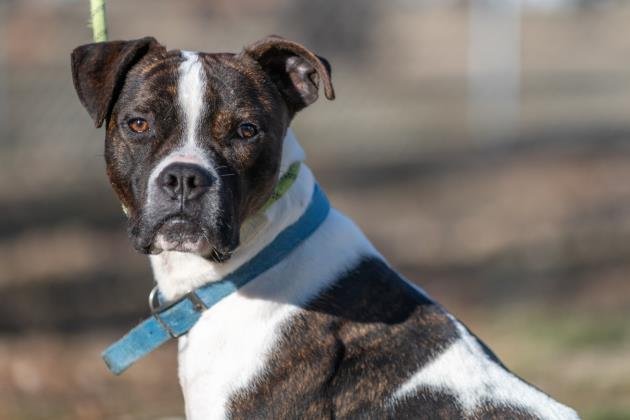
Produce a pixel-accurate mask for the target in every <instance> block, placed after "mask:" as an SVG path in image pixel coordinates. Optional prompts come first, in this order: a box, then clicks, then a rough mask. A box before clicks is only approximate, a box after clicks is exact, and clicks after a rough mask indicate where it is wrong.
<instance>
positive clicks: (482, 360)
mask: <svg viewBox="0 0 630 420" xmlns="http://www.w3.org/2000/svg"><path fill="white" fill-rule="evenodd" d="M71 61H72V63H71V64H72V76H73V79H74V85H75V88H76V91H77V94H78V96H79V99H80V100H81V103H82V104H83V105H84V106H85V108H86V109H87V111H88V113H89V114H90V116H91V117H92V119H93V120H94V123H95V125H96V127H100V126H101V125H103V124H105V128H106V136H105V160H106V167H107V175H108V177H109V180H110V181H111V185H112V187H113V189H114V191H115V192H116V194H117V195H118V198H119V199H120V201H121V203H122V206H123V209H124V211H125V213H126V214H127V216H128V219H129V236H130V238H131V241H132V242H133V245H134V246H135V248H136V249H137V250H138V251H140V252H142V253H146V254H149V255H150V260H151V265H152V267H153V272H154V275H155V280H156V283H157V291H158V293H156V294H154V296H153V298H152V299H151V300H152V301H153V303H154V305H153V311H152V316H151V317H150V318H148V319H147V321H145V322H144V323H143V324H140V325H139V326H138V327H136V328H135V329H134V330H132V331H131V332H130V333H129V334H128V335H127V336H126V337H125V338H123V339H122V340H121V341H120V342H119V343H117V344H115V345H114V346H112V347H111V348H110V349H108V350H107V351H106V352H105V353H104V357H105V359H106V361H107V363H108V365H109V366H110V368H111V369H112V370H113V371H114V372H115V373H120V372H122V370H124V369H126V368H127V367H128V366H129V365H130V364H131V363H133V361H135V360H136V359H137V358H139V357H142V356H143V355H145V354H146V353H148V352H149V351H150V350H152V349H153V348H154V347H156V346H157V345H160V344H161V343H162V342H164V341H167V340H168V339H171V338H177V339H178V342H179V356H178V358H179V380H180V383H181V387H182V390H183V395H184V400H185V406H186V416H187V418H189V419H192V420H207V419H222V418H232V419H276V418H287V419H322V418H338V419H437V418H441V419H575V418H577V415H576V413H575V412H574V411H573V410H571V409H569V408H567V407H565V406H563V405H562V404H560V403H558V402H556V401H554V400H553V399H551V398H550V397H549V396H547V395H545V394H544V393H543V392H541V391H540V390H538V389H536V388H534V387H533V386H531V385H529V384H527V383H526V382H524V381H523V380H521V379H520V378H518V377H517V376H516V375H514V374H513V373H511V372H510V371H509V370H508V369H506V367H505V366H504V365H503V364H502V363H501V362H500V361H499V360H498V359H497V357H496V356H495V355H494V354H493V353H492V352H491V351H490V350H489V349H488V347H486V346H485V345H484V344H483V343H482V342H481V341H480V340H479V339H478V338H477V337H475V335H473V334H472V333H471V332H470V331H469V330H468V329H467V328H466V327H465V326H464V325H463V324H462V323H460V322H459V321H458V320H457V319H455V318H454V317H453V316H452V315H450V314H449V313H448V312H447V311H446V310H445V309H444V308H443V307H442V306H440V305H439V304H438V303H436V302H435V301H434V300H433V299H431V298H430V297H429V296H427V295H426V294H425V293H424V292H423V291H422V290H421V289H419V288H417V287H415V286H413V285H412V284H411V283H409V282H408V281H407V280H405V279H404V278H402V276H401V275H400V274H398V273H397V272H396V271H395V270H394V269H393V268H392V267H390V265H389V264H388V263H387V261H385V259H384V258H383V257H382V256H381V255H380V254H379V253H378V251H377V250H376V249H374V247H373V246H372V245H371V244H370V242H369V241H368V240H367V239H366V238H365V236H364V235H363V233H362V232H361V231H360V230H359V229H358V228H357V227H356V226H355V225H354V223H353V222H352V221H351V220H349V219H348V218H346V217H345V216H344V215H342V214H341V213H339V212H338V211H336V210H334V209H330V208H329V207H328V202H327V201H326V198H325V196H324V194H323V193H322V191H321V190H320V189H319V187H318V186H317V184H316V181H315V178H314V177H313V174H312V173H311V171H310V170H309V169H308V168H307V167H306V166H305V165H304V164H303V163H302V162H303V160H304V152H303V151H302V149H301V147H300V146H299V144H298V142H297V140H296V138H295V136H294V135H293V133H292V131H291V130H290V128H289V125H290V123H291V120H292V119H293V117H294V116H295V114H296V113H297V112H299V111H301V110H302V109H303V108H305V107H306V106H308V105H310V104H311V103H313V102H314V101H315V100H316V99H317V97H318V90H319V85H320V84H322V85H323V90H324V93H325V96H326V97H327V98H328V99H333V98H334V90H333V86H332V83H331V75H330V66H329V64H328V62H327V61H326V60H325V59H323V58H321V57H319V56H317V55H315V54H314V53H313V52H311V51H310V50H308V49H307V48H305V47H304V46H302V45H300V44H298V43H295V42H292V41H288V40H285V39H283V38H280V37H277V36H270V37H267V38H265V39H262V40H260V41H257V42H255V43H253V44H251V45H249V46H247V47H245V48H244V49H243V50H242V51H241V52H240V53H237V54H232V53H202V52H189V51H180V50H166V48H164V47H163V46H162V45H161V44H159V43H158V42H157V41H156V40H155V39H153V38H150V37H147V38H142V39H137V40H131V41H113V42H102V43H94V44H88V45H83V46H80V47H78V48H76V49H75V50H74V51H73V53H72V59H71ZM156 295H157V297H156Z"/></svg>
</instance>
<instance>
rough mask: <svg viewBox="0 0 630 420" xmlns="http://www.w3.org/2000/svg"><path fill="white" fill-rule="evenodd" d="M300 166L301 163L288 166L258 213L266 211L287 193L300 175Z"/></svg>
mask: <svg viewBox="0 0 630 420" xmlns="http://www.w3.org/2000/svg"><path fill="white" fill-rule="evenodd" d="M300 166H301V162H294V163H292V164H291V166H289V169H288V170H287V171H286V172H285V173H284V175H282V176H281V177H280V180H278V183H277V184H276V188H274V190H273V193H271V197H269V199H268V200H267V202H266V203H265V204H264V205H263V206H262V209H261V210H260V211H265V210H267V209H268V208H269V207H271V205H272V204H273V203H275V202H276V201H278V200H279V199H280V198H281V197H282V196H283V195H284V194H285V193H286V192H287V191H289V188H291V186H292V185H293V183H294V182H295V180H296V179H297V177H298V174H299V173H300Z"/></svg>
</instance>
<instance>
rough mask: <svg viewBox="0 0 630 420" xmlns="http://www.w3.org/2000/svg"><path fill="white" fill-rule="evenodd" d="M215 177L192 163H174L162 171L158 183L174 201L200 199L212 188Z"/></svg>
mask: <svg viewBox="0 0 630 420" xmlns="http://www.w3.org/2000/svg"><path fill="white" fill-rule="evenodd" d="M213 181H214V177H213V176H212V175H211V174H210V173H209V172H208V171H207V170H205V169H204V168H202V167H200V166H198V165H193V164H190V163H172V164H170V165H168V166H167V167H166V168H164V169H163V170H162V173H160V175H159V176H158V179H157V182H158V184H159V185H160V187H162V190H164V192H166V194H167V195H168V196H169V197H170V198H172V199H173V200H179V201H187V200H194V199H196V198H199V197H200V196H201V195H202V194H203V193H205V192H206V191H207V190H208V188H210V187H211V186H212V183H213Z"/></svg>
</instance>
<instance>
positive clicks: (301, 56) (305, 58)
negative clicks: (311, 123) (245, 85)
mask: <svg viewBox="0 0 630 420" xmlns="http://www.w3.org/2000/svg"><path fill="white" fill-rule="evenodd" d="M242 55H247V56H249V57H251V58H253V59H254V60H256V61H257V62H258V64H260V66H261V67H262V68H263V70H265V72H266V73H267V74H269V76H270V77H271V79H272V80H273V82H274V83H275V84H276V86H277V87H278V89H279V90H280V93H281V94H282V96H283V97H284V99H285V100H286V102H287V104H288V105H289V109H290V110H291V111H292V112H293V113H295V112H297V111H299V110H301V109H303V108H305V107H306V106H308V105H310V104H312V103H313V102H315V101H316V100H317V97H318V90H319V81H320V80H321V81H322V82H323V84H324V94H325V95H326V98H328V99H330V100H333V99H335V90H334V89H333V85H332V81H331V79H330V64H328V61H326V59H324V58H322V57H319V56H317V55H315V54H314V53H313V52H312V51H310V50H308V49H307V48H305V47H304V46H302V45H300V44H298V43H297V42H293V41H289V40H286V39H284V38H281V37H279V36H275V35H272V36H268V37H267V38H264V39H261V40H260V41H256V42H255V43H253V44H251V45H248V46H247V47H245V48H244V49H243V52H242V53H241V56H242Z"/></svg>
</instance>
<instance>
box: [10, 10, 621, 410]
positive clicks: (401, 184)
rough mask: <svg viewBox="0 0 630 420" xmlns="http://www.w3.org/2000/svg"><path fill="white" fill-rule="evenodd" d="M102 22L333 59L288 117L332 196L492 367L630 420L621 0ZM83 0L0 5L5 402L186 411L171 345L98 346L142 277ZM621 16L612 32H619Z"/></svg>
mask: <svg viewBox="0 0 630 420" xmlns="http://www.w3.org/2000/svg"><path fill="white" fill-rule="evenodd" d="M107 13H108V19H109V33H110V38H111V39H129V38H138V37H142V36H145V35H153V36H155V37H156V38H157V39H158V40H159V41H161V42H162V43H163V44H165V45H166V46H167V47H169V48H182V49H189V50H202V51H238V50H240V48H241V47H242V46H243V45H245V44H247V43H249V42H252V41H254V40H256V39H258V38H261V37H263V36H265V35H268V34H272V33H275V34H280V35H283V36H285V37H288V38H292V39H295V40H297V41H300V42H302V43H304V44H306V45H307V46H309V47H311V48H313V49H314V50H315V51H316V52H317V53H318V54H320V55H322V56H324V57H326V58H328V59H329V61H330V62H331V63H332V67H333V81H334V83H335V87H336V90H337V97H338V99H337V100H335V101H333V102H327V101H325V100H323V99H322V100H320V101H319V102H318V103H316V104H315V105H314V106H312V107H311V108H309V109H307V110H305V111H304V112H303V113H301V114H299V115H298V116H297V118H296V120H295V122H294V124H293V127H294V129H295V132H296V133H297V135H298V137H299V138H300V139H301V142H302V144H303V146H304V147H305V149H306V151H307V154H308V164H309V165H310V166H311V167H312V168H313V169H314V172H315V173H316V174H317V175H318V177H319V180H320V182H321V183H322V184H323V186H324V187H325V189H326V190H327V191H328V193H329V195H330V198H331V199H332V201H333V203H334V205H335V206H337V207H338V208H340V209H341V210H343V211H344V212H346V213H348V214H349V215H350V216H351V217H353V218H354V219H355V220H356V221H357V223H358V224H359V225H360V226H361V227H362V228H363V229H364V230H365V231H366V232H367V234H368V236H369V237H370V238H371V239H372V240H373V241H374V242H375V244H376V245H377V247H378V248H379V249H380V250H381V251H382V252H383V254H384V255H385V256H386V257H387V258H388V259H389V260H390V261H391V262H392V263H393V264H394V265H395V266H396V267H398V268H400V269H401V271H402V272H403V273H404V274H405V275H406V276H407V277H408V278H409V279H412V280H413V281H415V282H417V283H418V284H421V285H422V286H423V287H424V288H425V289H426V290H427V291H428V292H429V293H430V294H432V295H433V296H434V297H435V298H436V299H437V300H439V301H440V302H442V303H444V304H445V305H446V307H447V308H448V309H450V310H451V311H452V312H453V313H454V314H455V315H456V316H458V317H459V318H461V319H463V320H464V321H465V322H466V323H467V324H468V325H469V326H470V327H471V328H472V330H473V331H475V332H477V333H478V335H479V336H480V337H481V338H482V339H483V340H485V341H486V342H487V343H488V344H489V345H490V346H491V347H492V348H493V349H494V350H495V351H496V352H497V353H498V355H499V356H500V357H501V358H502V359H503V361H504V362H505V364H506V365H507V366H508V367H510V368H511V369H512V370H514V371H515V372H516V373H517V374H519V375H521V376H523V377H524V378H526V379H527V380H528V381H530V382H531V383H533V384H535V385H537V386H539V387H541V388H542V389H544V390H545V391H547V392H548V393H550V394H551V395H553V396H554V397H556V398H557V399H559V400H560V401H562V402H564V403H566V404H569V405H571V406H573V407H575V408H577V409H578V410H579V412H580V413H581V414H582V415H583V416H584V418H587V419H629V418H630V322H629V319H630V282H629V281H628V278H629V276H630V182H628V180H629V178H630V37H629V36H628V22H629V21H630V2H629V1H621V0H620V1H612V0H610V1H606V0H520V1H519V0H471V1H461V0H460V1H454V0H453V1H447V0H435V1H428V0H425V1H421V0H390V1H387V2H382V1H376V0H344V1H339V2H338V1H334V0H321V1H312V0H296V1H290V0H212V1H201V0H195V1H178V2H174V1H158V0H142V1H133V2H131V1H123V0H110V1H108V2H107ZM87 21H88V1H87V0H82V1H79V0H39V1H36V0H20V1H17V0H0V211H1V217H0V419H104V418H107V419H154V418H168V417H181V416H183V402H182V398H181V394H180V391H179V385H178V381H177V375H176V358H175V354H176V348H175V345H174V344H173V343H171V344H170V345H167V346H165V347H164V348H162V349H160V351H158V352H157V353H155V354H152V355H151V356H150V357H148V358H146V359H145V360H143V361H141V362H140V363H138V364H137V365H136V366H134V367H133V368H132V369H131V370H130V371H128V372H127V373H125V374H124V375H123V376H122V377H119V378H116V377H114V376H112V375H110V374H109V373H108V372H107V371H106V369H105V367H104V364H103V363H102V362H101V360H100V357H99V353H100V351H101V350H102V349H103V348H104V347H105V346H106V345H108V344H109V343H110V342H112V341H113V340H115V339H117V338H119V337H120V336H121V335H122V334H123V333H125V332H126V331H127V330H128V328H130V327H131V326H132V325H134V324H135V322H137V321H138V320H139V319H141V318H142V317H144V316H145V315H146V314H147V308H146V304H145V302H146V296H147V293H148V291H149V289H150V288H151V286H152V278H151V273H150V270H149V265H148V261H147V259H146V257H144V256H141V255H137V254H136V253H135V252H134V251H133V250H132V247H131V246H130V244H129V243H128V241H127V238H126V234H125V220H124V217H123V215H122V213H121V211H120V208H119V205H118V202H117V200H116V199H115V198H114V194H113V193H112V192H111V191H110V188H109V186H108V182H107V179H106V177H105V171H104V162H103V152H102V149H103V136H104V132H103V130H95V129H94V128H93V126H92V122H91V120H90V118H89V117H88V115H87V113H86V112H85V110H84V109H83V108H82V107H81V106H80V104H79V101H78V99H77V98H76V96H75V93H74V89H73V87H72V81H71V77H70V68H69V54H70V51H71V50H72V49H73V48H74V47H75V46H77V45H79V44H83V43H87V42H90V41H91V31H90V29H89V28H88V26H87ZM624 28H625V29H624Z"/></svg>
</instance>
